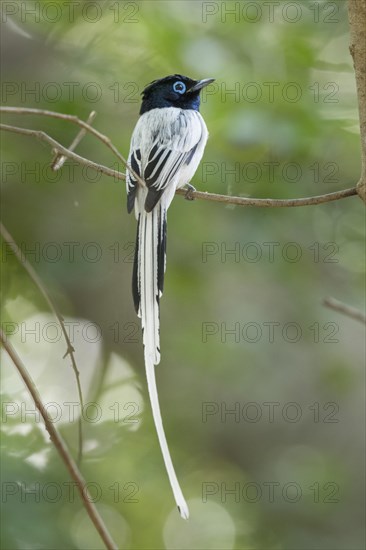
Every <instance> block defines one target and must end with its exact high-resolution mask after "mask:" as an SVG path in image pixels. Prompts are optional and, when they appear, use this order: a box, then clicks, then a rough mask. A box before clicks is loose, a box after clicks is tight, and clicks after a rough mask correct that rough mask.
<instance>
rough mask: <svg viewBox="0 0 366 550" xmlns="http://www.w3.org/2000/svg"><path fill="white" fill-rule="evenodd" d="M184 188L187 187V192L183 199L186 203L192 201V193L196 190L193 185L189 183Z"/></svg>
mask: <svg viewBox="0 0 366 550" xmlns="http://www.w3.org/2000/svg"><path fill="white" fill-rule="evenodd" d="M186 187H187V191H186V194H185V196H184V198H185V199H186V200H187V201H194V197H193V193H194V192H195V191H196V188H195V187H193V185H191V184H190V183H187V184H186Z"/></svg>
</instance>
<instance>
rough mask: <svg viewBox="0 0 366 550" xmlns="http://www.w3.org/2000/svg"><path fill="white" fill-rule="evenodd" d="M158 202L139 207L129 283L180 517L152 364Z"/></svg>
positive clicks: (159, 257)
mask: <svg viewBox="0 0 366 550" xmlns="http://www.w3.org/2000/svg"><path fill="white" fill-rule="evenodd" d="M161 202H162V201H160V202H159V203H158V204H157V205H156V206H155V208H154V209H153V210H152V211H151V212H146V210H145V209H144V208H143V209H141V211H140V214H139V216H138V228H137V238H136V251H135V261H134V269H133V283H132V287H133V296H134V303H135V308H136V311H137V314H138V316H139V317H141V324H142V331H143V344H144V357H145V368H146V376H147V383H148V390H149V396H150V402H151V408H152V413H153V418H154V423H155V427H156V431H157V435H158V439H159V444H160V448H161V451H162V454H163V458H164V463H165V467H166V470H167V473H168V477H169V481H170V485H171V487H172V490H173V494H174V498H175V501H176V503H177V506H178V509H179V512H180V514H181V516H182V518H184V519H188V517H189V511H188V506H187V504H186V501H185V500H184V497H183V494H182V491H181V488H180V486H179V483H178V480H177V476H176V474H175V471H174V467H173V463H172V459H171V457H170V453H169V448H168V444H167V441H166V437H165V433H164V428H163V422H162V419H161V413H160V406H159V400H158V393H157V388H156V379H155V365H158V364H159V362H160V330H159V328H160V327H159V325H160V320H159V299H160V296H161V295H162V292H163V286H164V273H165V266H166V261H165V257H166V208H165V207H164V205H163V204H162V203H161Z"/></svg>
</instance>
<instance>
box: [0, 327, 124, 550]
mask: <svg viewBox="0 0 366 550" xmlns="http://www.w3.org/2000/svg"><path fill="white" fill-rule="evenodd" d="M0 340H1V343H2V344H3V346H4V348H5V350H6V351H7V353H8V355H9V356H10V358H11V360H12V361H13V363H14V365H15V367H16V368H17V370H18V372H19V374H20V376H21V377H22V378H23V381H24V383H25V385H26V387H27V389H28V391H29V393H30V394H31V396H32V398H33V401H34V404H35V406H36V407H37V409H38V410H39V412H40V414H41V415H42V418H43V420H44V423H45V426H46V429H47V431H48V433H49V434H50V438H51V441H52V442H53V444H54V445H55V447H56V449H57V451H58V453H59V455H60V457H61V459H62V460H63V462H64V464H65V466H66V468H67V469H68V471H69V473H70V475H71V477H72V479H73V480H74V481H75V483H76V485H77V488H78V491H79V493H80V498H81V501H82V503H83V505H84V508H85V509H86V511H87V513H88V515H89V517H90V519H91V521H92V522H93V524H94V527H95V528H96V530H97V531H98V533H99V535H100V536H101V539H102V540H103V542H104V544H105V546H106V548H108V550H118V546H117V545H116V543H115V542H114V540H113V539H112V537H111V535H110V533H109V531H108V529H107V527H106V526H105V524H104V522H103V520H102V518H101V516H100V515H99V512H98V510H97V508H96V507H95V505H94V504H93V502H92V497H91V496H90V495H89V493H88V490H87V486H86V482H85V479H84V478H83V476H82V474H81V472H80V470H79V469H78V466H77V464H76V462H75V461H74V459H73V458H72V456H71V455H70V453H69V451H68V448H67V446H66V443H65V442H64V440H63V439H62V437H61V435H60V434H59V433H58V431H57V430H56V428H55V426H54V424H53V421H52V419H51V418H50V417H49V416H48V412H47V410H46V409H45V408H44V405H43V402H42V399H41V396H40V395H39V393H38V390H37V388H36V386H35V384H34V382H33V380H32V378H31V377H30V375H29V373H28V371H27V369H26V368H25V366H24V363H23V362H22V360H21V359H20V357H19V356H18V354H17V353H16V351H15V349H14V348H13V346H12V345H11V344H10V342H9V341H8V340H7V338H6V336H5V334H4V333H3V331H2V330H1V329H0Z"/></svg>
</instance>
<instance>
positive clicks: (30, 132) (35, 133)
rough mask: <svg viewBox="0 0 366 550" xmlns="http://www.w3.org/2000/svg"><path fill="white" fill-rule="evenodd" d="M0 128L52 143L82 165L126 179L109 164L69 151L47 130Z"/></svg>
mask: <svg viewBox="0 0 366 550" xmlns="http://www.w3.org/2000/svg"><path fill="white" fill-rule="evenodd" d="M0 130H5V131H6V132H13V133H15V134H23V135H25V136H32V137H35V138H37V139H39V140H41V141H44V142H45V143H48V144H49V145H51V147H52V148H53V150H54V151H55V152H56V153H62V154H63V155H64V156H65V157H68V158H69V159H71V160H74V161H75V162H77V163H78V164H81V165H82V166H89V167H90V168H94V170H96V171H97V172H102V173H103V174H106V175H107V176H112V177H113V178H117V179H122V180H124V179H125V175H124V174H122V173H121V172H117V171H116V170H112V169H111V168H108V167H107V166H103V165H102V164H98V163H96V162H93V161H91V160H88V159H85V158H84V157H81V156H80V155H77V154H76V153H73V152H72V151H69V150H68V149H66V147H64V146H63V145H61V144H60V143H58V142H57V141H55V140H54V139H53V138H51V136H49V135H48V134H46V133H45V132H42V131H41V130H29V129H27V128H18V127H17V126H9V125H8V124H0Z"/></svg>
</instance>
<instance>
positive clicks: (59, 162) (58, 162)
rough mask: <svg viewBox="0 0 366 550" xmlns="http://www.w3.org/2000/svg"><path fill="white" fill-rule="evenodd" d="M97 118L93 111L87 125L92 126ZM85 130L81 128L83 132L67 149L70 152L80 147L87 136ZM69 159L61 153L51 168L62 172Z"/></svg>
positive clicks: (79, 133) (57, 155) (80, 132)
mask: <svg viewBox="0 0 366 550" xmlns="http://www.w3.org/2000/svg"><path fill="white" fill-rule="evenodd" d="M96 116H97V113H96V112H95V111H92V112H91V113H90V115H89V117H88V120H87V121H86V123H87V124H89V125H91V123H92V122H93V120H94V119H95V117H96ZM86 133H87V132H86V130H85V128H81V130H80V131H79V132H78V134H77V135H76V137H75V139H74V141H73V142H72V143H71V145H69V147H68V148H67V149H68V151H75V149H76V147H77V146H78V145H79V143H80V141H81V140H82V139H83V137H84V136H85V135H86ZM66 159H67V157H65V155H60V154H59V153H57V154H56V156H55V158H54V159H53V161H52V164H51V168H52V170H53V171H54V172H57V170H60V168H62V166H63V165H64V163H65V161H66Z"/></svg>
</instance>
